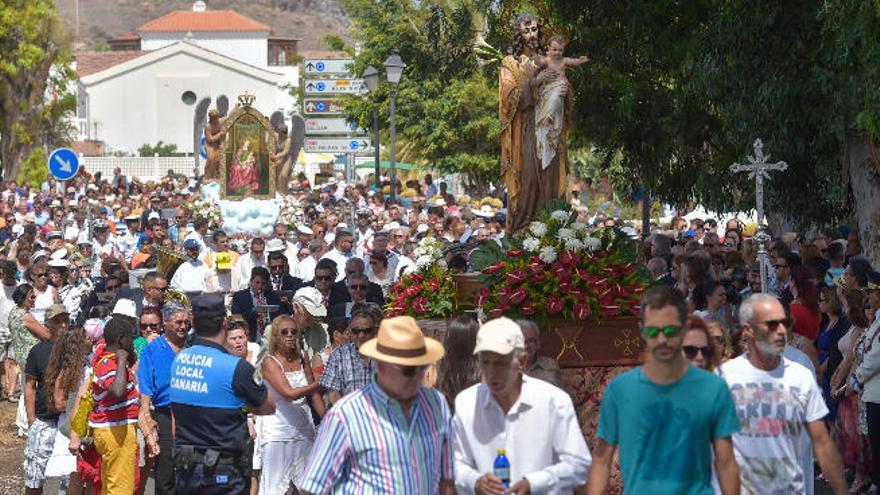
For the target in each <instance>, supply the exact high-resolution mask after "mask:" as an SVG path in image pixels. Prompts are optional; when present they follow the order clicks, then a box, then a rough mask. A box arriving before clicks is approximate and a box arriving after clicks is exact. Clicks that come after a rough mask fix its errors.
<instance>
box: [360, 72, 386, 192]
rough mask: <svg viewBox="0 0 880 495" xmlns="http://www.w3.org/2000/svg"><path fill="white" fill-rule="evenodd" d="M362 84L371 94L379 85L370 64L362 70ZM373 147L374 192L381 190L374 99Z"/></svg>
mask: <svg viewBox="0 0 880 495" xmlns="http://www.w3.org/2000/svg"><path fill="white" fill-rule="evenodd" d="M364 84H366V85H367V90H368V91H369V92H370V94H373V91H375V89H376V88H377V87H378V86H379V71H378V70H376V68H375V67H373V66H372V65H368V66H367V68H366V70H364ZM373 149H374V151H375V154H376V167H375V170H376V171H375V174H376V177H375V179H376V192H382V171H381V170H380V168H379V165H380V162H379V157H380V154H379V151H380V150H379V110H378V109H377V108H376V105H375V101H374V102H373Z"/></svg>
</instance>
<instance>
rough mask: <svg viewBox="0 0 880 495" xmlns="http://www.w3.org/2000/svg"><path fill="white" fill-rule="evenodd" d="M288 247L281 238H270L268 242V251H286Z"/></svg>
mask: <svg viewBox="0 0 880 495" xmlns="http://www.w3.org/2000/svg"><path fill="white" fill-rule="evenodd" d="M285 249H286V248H285V246H284V243H283V242H282V241H281V239H269V242H267V243H266V252H267V253H274V252H277V251H284V250H285Z"/></svg>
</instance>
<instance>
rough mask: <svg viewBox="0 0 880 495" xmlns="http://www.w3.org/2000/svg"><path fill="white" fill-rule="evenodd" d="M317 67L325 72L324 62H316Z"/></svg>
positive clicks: (319, 70)
mask: <svg viewBox="0 0 880 495" xmlns="http://www.w3.org/2000/svg"><path fill="white" fill-rule="evenodd" d="M315 68H316V69H317V70H318V72H324V62H318V63H317V64H315Z"/></svg>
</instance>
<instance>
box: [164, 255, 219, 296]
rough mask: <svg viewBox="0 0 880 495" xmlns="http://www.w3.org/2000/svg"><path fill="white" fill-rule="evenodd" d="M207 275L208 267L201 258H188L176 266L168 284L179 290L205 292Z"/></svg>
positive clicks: (208, 273)
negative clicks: (194, 259) (193, 259)
mask: <svg viewBox="0 0 880 495" xmlns="http://www.w3.org/2000/svg"><path fill="white" fill-rule="evenodd" d="M208 275H210V269H209V268H208V266H207V265H205V263H204V262H203V261H202V260H198V259H197V260H196V261H192V260H188V261H185V262H183V263H182V264H181V265H180V267H178V268H177V271H176V272H174V277H173V278H172V279H171V282H170V283H169V284H168V286H169V287H171V288H172V289H175V290H179V291H181V292H199V291H201V292H207V291H208V283H207V280H208Z"/></svg>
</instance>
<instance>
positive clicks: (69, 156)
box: [49, 148, 79, 180]
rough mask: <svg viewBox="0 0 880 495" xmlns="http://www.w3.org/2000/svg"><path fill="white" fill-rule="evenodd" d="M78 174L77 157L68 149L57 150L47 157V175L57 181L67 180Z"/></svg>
mask: <svg viewBox="0 0 880 495" xmlns="http://www.w3.org/2000/svg"><path fill="white" fill-rule="evenodd" d="M77 172H79V157H78V156H76V153H74V151H73V150H72V149H70V148H58V149H57V150H55V151H53V152H52V154H51V155H49V173H51V174H52V175H54V176H55V178H56V179H58V180H68V179H70V178H72V177H73V176H74V175H76V173H77Z"/></svg>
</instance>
